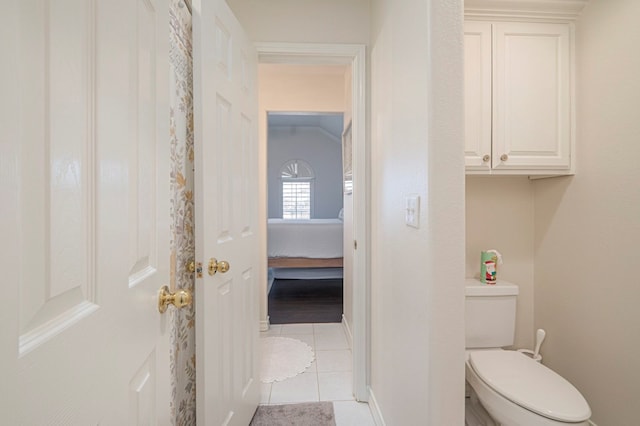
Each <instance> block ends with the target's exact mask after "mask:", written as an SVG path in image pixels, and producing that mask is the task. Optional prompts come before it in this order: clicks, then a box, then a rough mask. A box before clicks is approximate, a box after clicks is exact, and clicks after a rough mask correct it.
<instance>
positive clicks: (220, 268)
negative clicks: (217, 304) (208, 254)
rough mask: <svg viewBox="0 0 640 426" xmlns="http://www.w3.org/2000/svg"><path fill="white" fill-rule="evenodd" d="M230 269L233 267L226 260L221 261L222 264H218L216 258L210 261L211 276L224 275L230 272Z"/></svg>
mask: <svg viewBox="0 0 640 426" xmlns="http://www.w3.org/2000/svg"><path fill="white" fill-rule="evenodd" d="M229 268H231V266H230V265H229V262H227V261H226V260H221V261H220V262H218V260H217V259H216V258H215V257H212V258H211V259H209V275H215V274H216V272H220V273H221V274H224V273H225V272H227V271H228V270H229Z"/></svg>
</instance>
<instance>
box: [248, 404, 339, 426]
mask: <svg viewBox="0 0 640 426" xmlns="http://www.w3.org/2000/svg"><path fill="white" fill-rule="evenodd" d="M335 425H336V420H335V416H334V413H333V404H332V403H331V402H308V403H304V404H286V405H260V406H259V407H258V410H257V411H256V414H255V415H254V416H253V420H251V423H250V425H249V426H335Z"/></svg>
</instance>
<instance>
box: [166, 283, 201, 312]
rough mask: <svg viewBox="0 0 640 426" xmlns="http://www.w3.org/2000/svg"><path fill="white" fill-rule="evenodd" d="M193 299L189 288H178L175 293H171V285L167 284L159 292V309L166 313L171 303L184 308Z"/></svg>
mask: <svg viewBox="0 0 640 426" xmlns="http://www.w3.org/2000/svg"><path fill="white" fill-rule="evenodd" d="M192 300H193V296H192V295H191V292H190V291H189V290H178V291H176V292H175V293H171V291H169V287H167V286H166V285H165V286H162V288H161V289H160V292H159V293H158V311H159V312H160V313H161V314H164V313H165V312H166V310H167V307H169V305H173V306H175V307H176V308H178V309H180V308H184V307H185V306H189V305H190V304H191V301H192Z"/></svg>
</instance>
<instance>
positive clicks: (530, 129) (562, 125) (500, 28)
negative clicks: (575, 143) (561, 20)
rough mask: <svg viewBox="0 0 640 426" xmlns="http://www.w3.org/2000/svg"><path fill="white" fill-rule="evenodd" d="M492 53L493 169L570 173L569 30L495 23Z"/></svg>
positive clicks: (560, 25)
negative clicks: (505, 159) (503, 159)
mask: <svg viewBox="0 0 640 426" xmlns="http://www.w3.org/2000/svg"><path fill="white" fill-rule="evenodd" d="M493 50H494V58H493V60H494V82H495V84H494V89H493V90H494V103H493V120H494V126H493V132H494V138H493V149H494V155H493V167H494V169H510V168H512V169H518V168H519V169H523V168H530V169H541V168H543V169H551V170H552V169H568V168H569V166H570V164H571V156H570V150H571V126H570V123H571V104H570V102H571V86H570V82H571V80H570V63H571V60H570V29H569V26H567V25H565V24H546V23H545V24H543V23H497V24H494V49H493ZM503 155H507V156H508V160H507V161H501V159H500V157H502V156H503Z"/></svg>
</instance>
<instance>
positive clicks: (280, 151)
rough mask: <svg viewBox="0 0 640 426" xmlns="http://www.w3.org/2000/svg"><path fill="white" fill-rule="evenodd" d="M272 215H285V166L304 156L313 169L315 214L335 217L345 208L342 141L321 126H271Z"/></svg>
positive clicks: (314, 216)
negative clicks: (343, 203)
mask: <svg viewBox="0 0 640 426" xmlns="http://www.w3.org/2000/svg"><path fill="white" fill-rule="evenodd" d="M268 135H269V138H268V149H267V150H268V153H267V157H268V158H267V181H268V182H269V184H268V186H269V191H268V192H269V196H268V198H269V201H268V204H269V212H268V213H269V217H276V218H280V217H282V180H281V179H280V175H281V170H282V166H283V165H284V164H285V163H287V162H288V161H290V160H303V161H305V162H307V163H308V164H309V165H310V166H311V168H312V169H313V172H314V176H315V178H314V179H313V183H312V187H313V191H312V209H311V217H312V218H323V219H327V218H329V219H335V218H337V217H338V213H339V211H340V209H341V208H342V144H341V143H340V141H339V140H336V139H335V138H333V137H332V136H330V135H328V134H327V133H326V132H323V131H322V130H321V129H320V128H318V127H275V128H273V127H272V128H269V130H268Z"/></svg>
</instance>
